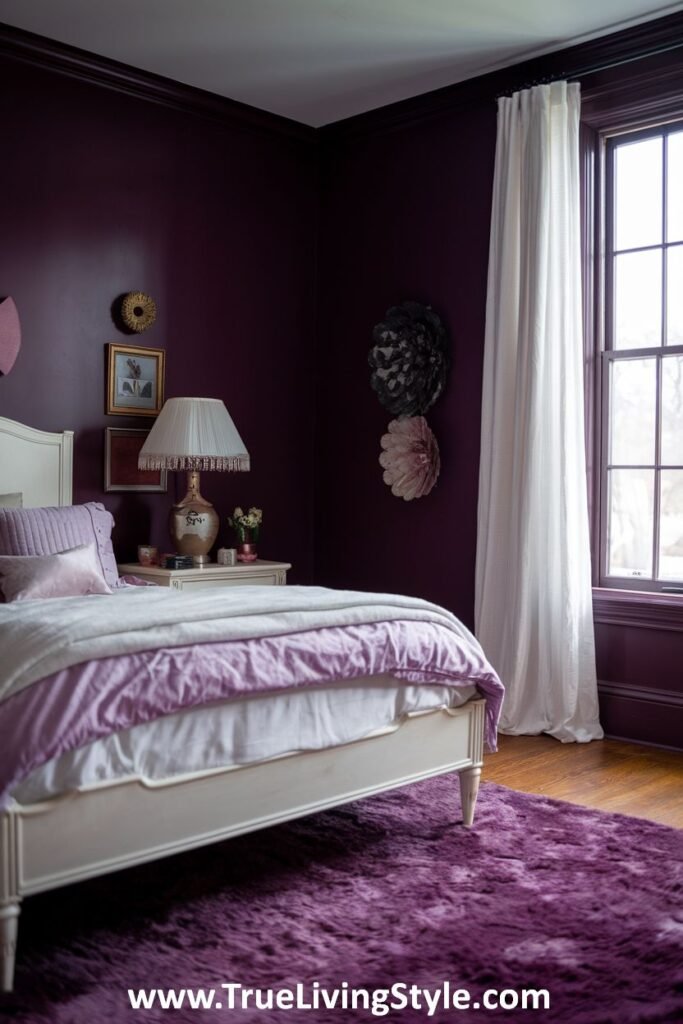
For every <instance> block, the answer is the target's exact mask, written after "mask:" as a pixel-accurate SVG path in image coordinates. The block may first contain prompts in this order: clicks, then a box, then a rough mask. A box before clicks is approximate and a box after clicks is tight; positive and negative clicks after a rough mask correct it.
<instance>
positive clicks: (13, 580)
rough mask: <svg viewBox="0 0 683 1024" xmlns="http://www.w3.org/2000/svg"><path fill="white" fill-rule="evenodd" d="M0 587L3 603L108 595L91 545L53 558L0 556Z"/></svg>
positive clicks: (96, 555) (51, 556) (84, 545)
mask: <svg viewBox="0 0 683 1024" xmlns="http://www.w3.org/2000/svg"><path fill="white" fill-rule="evenodd" d="M0 587H2V592H3V594H4V595H5V600H6V601H31V600H37V599H39V598H46V597H78V596H80V595H81V594H111V588H110V587H108V586H107V584H106V583H105V582H104V577H103V576H102V573H101V571H100V560H99V557H98V554H97V548H96V547H95V545H94V544H81V545H80V546H79V547H77V548H72V549H71V550H70V551H60V552H59V554H55V555H0Z"/></svg>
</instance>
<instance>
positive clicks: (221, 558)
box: [216, 548, 237, 565]
mask: <svg viewBox="0 0 683 1024" xmlns="http://www.w3.org/2000/svg"><path fill="white" fill-rule="evenodd" d="M236 556H237V552H236V551H235V548H219V549H218V551H217V552H216V562H217V563H218V565H236V564H237V557H236Z"/></svg>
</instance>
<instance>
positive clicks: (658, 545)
mask: <svg viewBox="0 0 683 1024" xmlns="http://www.w3.org/2000/svg"><path fill="white" fill-rule="evenodd" d="M604 166H605V193H604V194H605V198H606V204H605V262H604V273H605V280H604V298H605V303H604V306H605V323H604V331H605V335H604V351H603V353H602V356H601V359H602V372H601V378H602V403H601V408H602V431H601V434H602V459H601V483H600V492H601V493H600V509H601V522H600V538H601V543H600V584H601V585H602V586H612V587H620V588H634V589H644V590H663V591H672V590H673V591H680V592H683V123H681V122H678V123H675V124H670V125H663V126H659V127H657V128H653V129H648V130H646V131H639V132H633V133H629V134H622V135H618V136H614V137H612V138H608V139H607V140H606V146H605V165H604Z"/></svg>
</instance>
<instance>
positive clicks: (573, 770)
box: [483, 736, 683, 828]
mask: <svg viewBox="0 0 683 1024" xmlns="http://www.w3.org/2000/svg"><path fill="white" fill-rule="evenodd" d="M483 778H484V779H485V780H486V781H488V782H500V783H502V784H503V785H504V786H509V787H510V788H511V789H518V790H521V791H522V792H525V793H541V794H543V795H544V796H550V797H556V798H557V799H558V800H568V801H569V802H570V803H575V804H583V805H584V806H586V807H596V808H598V809H600V810H603V811H618V812H619V813H620V814H632V815H635V816H636V817H639V818H650V819H651V820H652V821H659V822H661V823H662V824H664V825H673V826H674V827H676V828H683V753H674V752H671V751H667V750H658V749H657V748H656V747H645V746H639V745H637V744H635V743H623V742H622V741H621V740H596V741H594V742H592V743H559V742H558V741H557V740H555V739H553V738H552V737H550V736H499V737H498V753H497V754H487V755H486V759H485V765H484V773H483Z"/></svg>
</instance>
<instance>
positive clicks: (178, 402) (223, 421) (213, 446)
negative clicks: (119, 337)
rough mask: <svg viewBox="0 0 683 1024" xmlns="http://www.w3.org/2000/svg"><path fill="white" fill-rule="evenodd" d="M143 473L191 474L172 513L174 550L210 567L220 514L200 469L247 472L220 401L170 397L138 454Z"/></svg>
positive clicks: (239, 443) (245, 460)
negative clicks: (206, 493)
mask: <svg viewBox="0 0 683 1024" xmlns="http://www.w3.org/2000/svg"><path fill="white" fill-rule="evenodd" d="M138 468H139V469H173V470H178V469H185V470H187V494H186V495H185V497H184V498H183V500H182V501H180V502H178V504H177V505H174V506H173V507H172V509H171V513H170V515H169V530H170V534H171V540H172V541H173V544H174V546H175V550H176V551H178V552H179V553H180V554H181V555H192V557H193V559H194V564H195V565H199V566H201V565H206V564H207V563H208V562H209V561H210V559H209V551H210V550H211V548H212V546H213V543H214V541H215V540H216V537H217V535H218V525H219V520H218V513H217V512H216V510H215V508H214V507H213V505H212V504H211V502H210V501H207V500H206V499H205V498H202V496H201V494H200V493H199V473H200V470H219V471H226V470H248V469H249V453H248V451H247V449H246V448H245V447H244V442H243V441H242V438H241V437H240V435H239V434H238V432H237V428H236V427H235V424H234V423H233V422H232V419H231V417H230V413H229V412H228V410H227V409H226V408H225V405H224V403H223V402H222V401H221V400H220V399H219V398H169V399H168V401H167V402H166V403H165V404H164V407H163V409H162V410H161V412H160V413H159V415H158V417H157V419H156V422H155V424H154V426H153V427H152V429H151V430H150V432H149V435H148V437H147V440H146V441H145V443H144V444H143V446H142V448H141V449H140V455H139V456H138Z"/></svg>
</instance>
